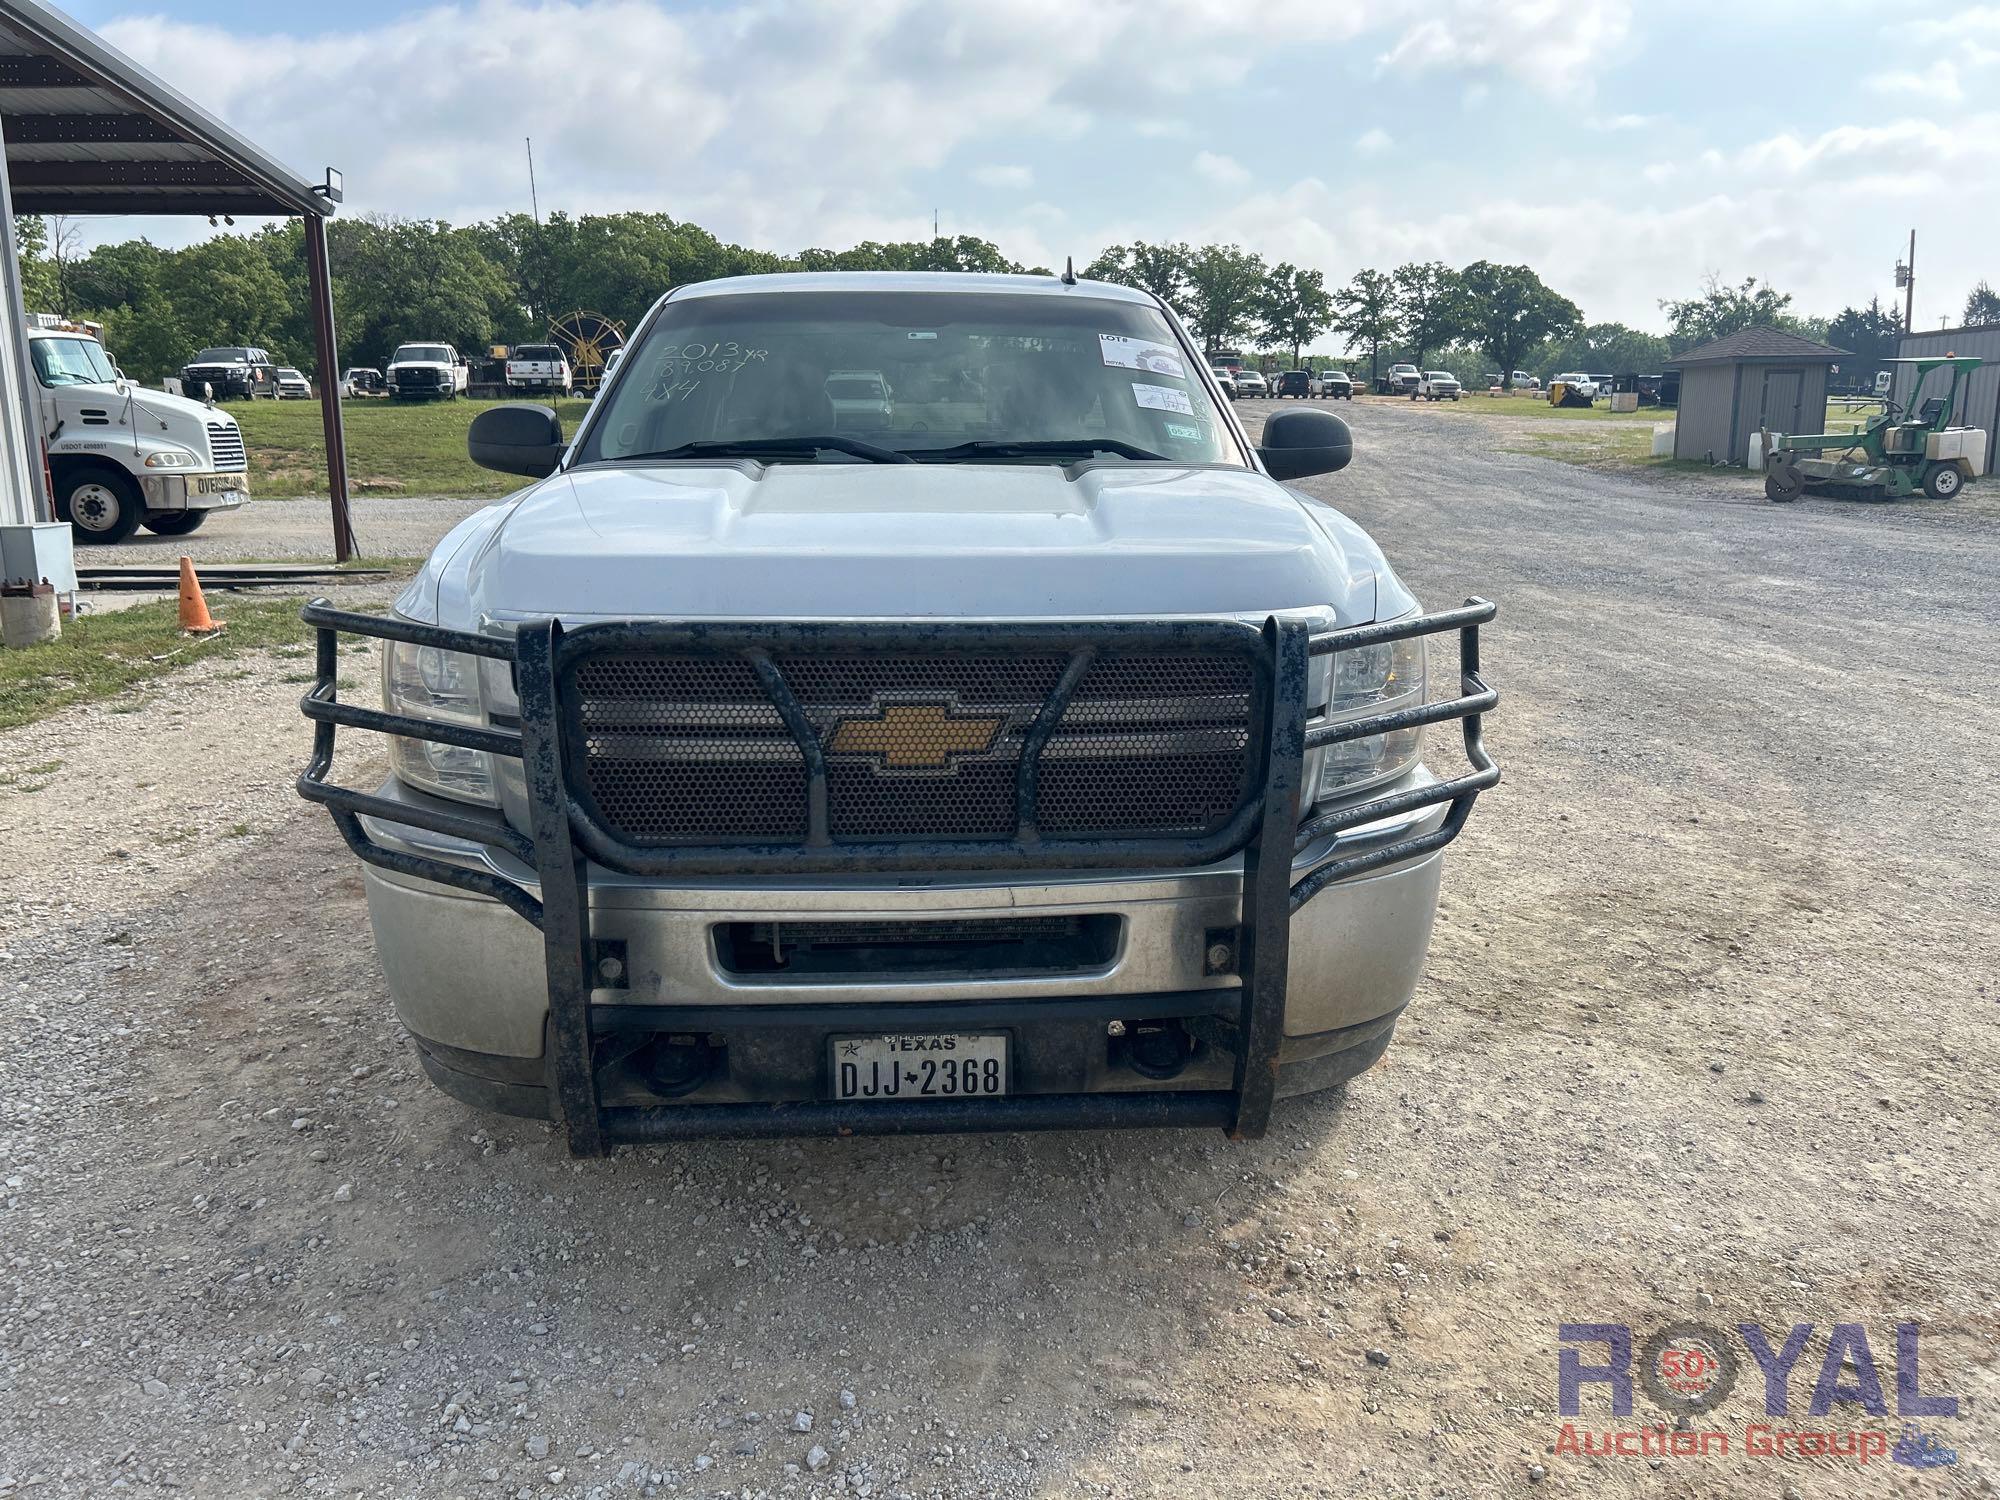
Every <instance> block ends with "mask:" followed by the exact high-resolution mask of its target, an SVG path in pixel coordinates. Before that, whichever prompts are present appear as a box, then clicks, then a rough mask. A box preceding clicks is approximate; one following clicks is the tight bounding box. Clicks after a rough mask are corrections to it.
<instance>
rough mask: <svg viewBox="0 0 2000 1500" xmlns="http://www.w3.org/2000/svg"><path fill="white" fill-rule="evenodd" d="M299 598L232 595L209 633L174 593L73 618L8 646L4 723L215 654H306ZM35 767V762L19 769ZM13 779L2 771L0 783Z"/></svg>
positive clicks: (1, 689)
mask: <svg viewBox="0 0 2000 1500" xmlns="http://www.w3.org/2000/svg"><path fill="white" fill-rule="evenodd" d="M304 404H305V403H303V402H301V403H300V405H302V406H303V405H304ZM299 603H300V601H299V600H297V599H229V600H226V601H224V602H222V603H220V604H218V605H216V606H215V615H216V618H217V619H219V620H223V621H226V622H227V625H226V628H225V629H224V630H223V631H222V632H221V633H220V634H219V635H212V636H206V637H194V636H183V635H182V634H181V630H180V620H179V610H180V605H179V603H178V601H176V600H173V599H167V600H162V601H161V602H160V603H157V604H136V605H134V606H132V608H130V609H120V610H114V611H112V612H111V613H109V614H101V615H81V616H79V617H77V618H76V619H73V620H67V621H65V622H64V623H63V632H62V638H61V639H60V640H57V641H52V642H50V643H49V644H48V645H46V646H36V647H34V648H32V649H30V650H25V651H0V729H12V728H14V727H15V726H16V725H20V724H27V723H31V722H33V721H34V720H36V719H39V718H42V717H44V716H46V715H48V714H51V713H54V712H55V711H56V710H57V709H59V708H67V707H68V706H69V705H70V704H72V703H89V702H94V701H96V700H98V699H101V698H109V697H112V696H114V695H116V694H118V693H122V692H124V691H125V689H127V688H130V687H135V686H137V685H138V684H140V683H142V682H147V681H150V680H151V679H153V678H156V677H163V676H165V675H166V674H167V673H169V672H172V671H176V670H178V669H179V668H181V667H186V666H191V665H193V664H194V663H195V662H198V661H205V660H207V659H208V658H210V657H217V656H234V655H237V654H238V653H239V652H243V651H256V650H261V649H263V648H265V647H270V646H279V647H286V646H295V647H296V648H297V649H298V650H299V652H300V654H301V655H304V654H306V653H305V645H304V643H305V642H306V641H307V639H308V638H309V637H310V635H311V632H310V631H309V630H308V629H307V628H306V626H305V624H304V622H303V621H301V620H300V619H299ZM306 665H308V666H310V665H311V663H310V662H308V663H307V664H306ZM34 770H35V768H34V767H32V766H30V767H28V768H27V771H26V772H21V773H17V774H18V775H29V774H31V773H33V772H34ZM6 780H7V777H6V774H5V773H0V785H4V784H5V783H6Z"/></svg>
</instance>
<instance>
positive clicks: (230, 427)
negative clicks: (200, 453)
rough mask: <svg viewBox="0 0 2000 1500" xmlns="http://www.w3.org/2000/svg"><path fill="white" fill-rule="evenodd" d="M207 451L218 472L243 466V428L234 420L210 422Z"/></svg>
mask: <svg viewBox="0 0 2000 1500" xmlns="http://www.w3.org/2000/svg"><path fill="white" fill-rule="evenodd" d="M208 452H209V457H210V459H211V461H212V462H213V463H214V465H215V469H216V472H217V473H219V474H227V473H231V472H233V471H235V470H238V469H241V468H244V467H245V464H244V461H243V430H242V429H241V428H240V427H238V426H237V425H236V424H235V423H234V422H210V423H209V424H208Z"/></svg>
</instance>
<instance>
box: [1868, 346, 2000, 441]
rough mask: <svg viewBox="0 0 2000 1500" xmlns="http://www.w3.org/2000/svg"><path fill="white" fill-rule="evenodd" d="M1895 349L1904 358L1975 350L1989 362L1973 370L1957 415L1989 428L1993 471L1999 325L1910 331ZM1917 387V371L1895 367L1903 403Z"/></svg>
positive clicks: (1999, 411)
mask: <svg viewBox="0 0 2000 1500" xmlns="http://www.w3.org/2000/svg"><path fill="white" fill-rule="evenodd" d="M1896 352H1897V353H1898V354H1900V355H1901V356H1902V357H1903V358H1905V359H1926V358H1928V357H1930V356H1931V355H1934V354H1976V355H1978V356H1979V357H1980V358H1981V359H1983V360H1985V361H1986V363H1985V364H1983V365H1981V366H1980V367H1979V368H1978V369H1976V370H1974V371H1973V372H1972V378H1971V380H1970V382H1969V383H1968V385H1967V386H1966V387H1962V388H1961V390H1960V394H1961V395H1962V396H1964V397H1965V398H1966V399H1965V400H1964V401H1962V402H1961V404H1960V406H1959V409H1958V415H1957V416H1956V417H1955V418H1954V420H1955V421H1957V422H1958V423H1959V424H1960V425H1962V426H1965V427H1984V428H1985V429H1986V472H1987V473H1988V474H1991V473H1992V472H1993V471H1994V469H1995V468H1996V467H1997V466H2000V464H1996V460H2000V327H1996V328H1942V329H1939V330H1937V331H1936V332H1934V333H1908V334H1904V335H1903V340H1902V343H1901V344H1900V345H1899V346H1898V348H1897V350H1896ZM1940 378H1941V377H1938V376H1933V377H1932V388H1933V389H1941V387H1939V386H1938V384H1937V382H1938V380H1939V379H1940ZM1915 389H1916V374H1915V372H1914V371H1911V370H1907V369H1898V370H1897V371H1896V385H1895V391H1894V396H1895V399H1896V401H1897V402H1898V403H1899V404H1901V405H1903V406H1906V407H1907V406H1908V405H1909V404H1910V395H1911V392H1912V391H1914V390H1915Z"/></svg>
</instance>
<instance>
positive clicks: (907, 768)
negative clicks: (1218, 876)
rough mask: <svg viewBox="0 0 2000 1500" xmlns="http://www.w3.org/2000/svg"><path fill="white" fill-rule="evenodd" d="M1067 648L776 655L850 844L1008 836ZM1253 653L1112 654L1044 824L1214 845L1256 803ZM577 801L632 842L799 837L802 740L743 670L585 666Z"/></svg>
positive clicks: (1061, 730)
mask: <svg viewBox="0 0 2000 1500" xmlns="http://www.w3.org/2000/svg"><path fill="white" fill-rule="evenodd" d="M1069 660H1070V658H1069V656H1068V655H1067V654H1066V653H1061V652H1051V653H1047V654H1033V653H1031V654H1027V655H1016V656H977V655H935V656H932V655H894V656H879V655H853V656H841V655H825V656H821V655H779V656H774V658H773V664H774V665H775V666H776V667H777V668H778V670H779V672H780V674H781V675H782V676H783V678H784V680H785V683H786V685H787V686H788V687H789V689H790V691H791V693H792V695H793V696H794V697H795V698H796V699H797V701H798V704H799V707H800V708H801V709H802V710H803V713H804V715H805V719H806V721H807V727H808V729H809V732H810V734H811V736H812V739H813V741H814V742H816V743H817V746H818V749H819V752H820V754H821V755H822V756H823V757H824V761H825V766H826V783H827V824H828V831H829V833H830V834H831V836H832V837H833V838H834V839H835V840H836V841H841V840H846V841H868V842H876V841H892V842H895V841H925V840H962V839H988V838H990V839H1008V838H1012V837H1013V836H1014V835H1015V833H1016V828H1017V817H1018V808H1017V805H1016V796H1017V787H1018V784H1019V772H1020V767H1021V759H1022V755H1023V752H1024V749H1025V747H1026V744H1027V739H1028V736H1029V734H1030V732H1031V730H1032V729H1033V727H1034V724H1035V721H1036V717H1037V715H1038V714H1039V713H1040V712H1041V709H1042V706H1043V704H1044V702H1045V701H1046V700H1047V699H1048V697H1049V695H1050V694H1051V693H1052V692H1053V691H1054V690H1055V689H1056V686H1057V684H1058V683H1059V682H1060V681H1061V679H1062V677H1063V674H1064V671H1065V669H1066V668H1067V666H1068V664H1069ZM1252 677H1253V669H1252V667H1251V666H1250V664H1249V662H1248V661H1247V660H1245V659H1243V658H1239V657H1234V656H1227V655H1222V654H1215V655H1200V654H1189V655H1154V654H1137V653H1133V654H1113V653H1107V654H1105V655H1103V656H1101V657H1099V658H1098V659H1097V660H1096V661H1094V662H1093V663H1092V664H1091V665H1090V666H1089V667H1088V668H1087V669H1086V670H1085V671H1084V672H1083V674H1082V676H1081V678H1080V679H1079V681H1078V682H1077V685H1076V688H1075V691H1074V693H1073V695H1072V697H1071V699H1070V701H1069V703H1068V705H1067V707H1066V708H1065V709H1064V710H1063V713H1062V716H1061V718H1060V719H1059V720H1057V721H1056V723H1055V726H1054V729H1053V731H1052V732H1051V733H1050V734H1049V736H1048V738H1047V740H1046V742H1045V743H1044V744H1043V746H1042V749H1041V753H1040V756H1039V761H1038V767H1039V798H1038V805H1037V813H1038V823H1039V827H1040V829H1041V832H1042V834H1043V836H1045V837H1048V838H1061V839H1091V838H1114V837H1116V838H1161V837H1199V836H1202V835H1205V834H1210V833H1214V832H1216V831H1217V830H1219V829H1221V828H1222V827H1223V826H1224V825H1225V824H1226V823H1227V822H1228V821H1229V819H1230V817H1231V815H1232V814H1233V813H1234V812H1235V811H1236V809H1237V808H1238V807H1239V805H1240V804H1241V803H1242V800H1243V798H1244V797H1245V795H1246V793H1247V785H1246V782H1247V778H1248V776H1249V774H1250V764H1249V762H1250V758H1251V748H1250V747H1251V738H1252V737H1251V724H1250V718H1251V703H1252V700H1253V696H1254V693H1253V682H1252ZM575 687H576V692H577V695H578V699H579V703H578V714H579V719H580V724H579V728H580V730H581V733H582V736H583V746H582V755H581V757H580V760H581V777H582V781H583V783H584V785H583V786H582V787H581V788H579V790H581V791H583V792H584V793H585V794H586V796H587V798H588V800H589V801H590V802H591V803H592V804H593V805H594V809H595V812H596V814H597V816H598V817H599V818H600V819H601V821H602V822H603V824H604V826H605V827H606V829H607V830H608V831H609V832H610V833H611V834H612V835H613V836H614V837H617V838H619V839H621V840H624V841H627V842H630V843H635V844H676V843H702V844H714V843H731V842H786V843H795V842H800V841H803V840H804V839H805V838H806V837H807V833H808V810H807V795H808V777H807V771H806V758H805V754H804V752H803V751H802V750H801V748H800V742H799V740H798V739H797V738H795V736H794V735H793V733H792V732H791V730H789V729H788V728H787V727H786V724H785V720H784V716H783V715H782V713H781V712H780V710H779V708H778V706H777V705H776V703H774V702H773V701H772V699H771V698H770V697H769V696H767V694H766V693H765V691H764V689H763V687H762V686H761V685H760V684H759V682H758V680H757V674H756V672H755V670H754V669H753V668H752V667H751V665H750V664H749V663H748V662H747V661H744V660H742V659H740V658H736V657H697V656H686V657H677V656H653V655H643V656H642V655H629V654H626V655H619V654H607V655H603V656H596V657H592V658H590V659H589V660H587V661H584V662H582V663H581V664H579V665H578V667H577V669H576V678H575Z"/></svg>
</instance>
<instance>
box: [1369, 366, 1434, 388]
mask: <svg viewBox="0 0 2000 1500" xmlns="http://www.w3.org/2000/svg"><path fill="white" fill-rule="evenodd" d="M1423 378H1424V372H1423V371H1422V370H1419V369H1418V368H1417V367H1416V366H1415V365H1391V366H1389V369H1388V373H1387V374H1385V375H1383V376H1381V377H1380V378H1378V379H1377V380H1376V382H1375V394H1376V395H1378V396H1407V395H1409V394H1410V393H1411V392H1412V391H1414V390H1416V388H1417V382H1418V381H1420V380H1422V379H1423Z"/></svg>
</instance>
